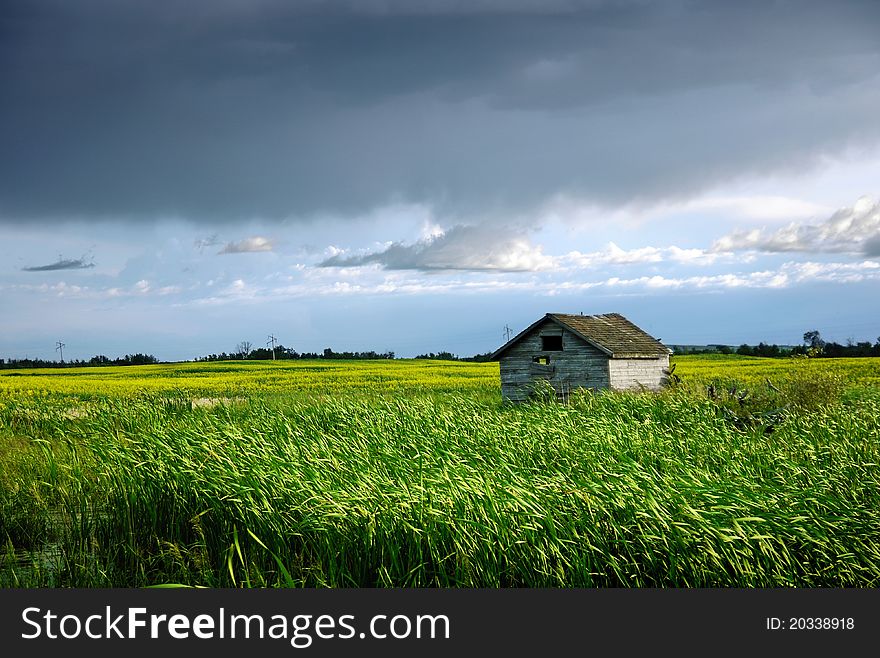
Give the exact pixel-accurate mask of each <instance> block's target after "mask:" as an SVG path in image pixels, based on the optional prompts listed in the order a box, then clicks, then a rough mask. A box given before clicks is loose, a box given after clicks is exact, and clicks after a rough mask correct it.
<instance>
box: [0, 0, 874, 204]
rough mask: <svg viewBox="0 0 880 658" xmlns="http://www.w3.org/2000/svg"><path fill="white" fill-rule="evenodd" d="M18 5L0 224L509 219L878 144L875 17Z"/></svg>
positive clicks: (860, 11) (735, 9)
mask: <svg viewBox="0 0 880 658" xmlns="http://www.w3.org/2000/svg"><path fill="white" fill-rule="evenodd" d="M419 6H420V8H419V9H413V8H412V3H402V2H369V3H367V5H366V7H364V6H363V5H361V4H359V3H329V2H314V1H313V2H298V3H281V2H256V3H251V2H226V3H215V2H196V3H188V4H186V5H183V4H174V5H164V4H156V3H152V2H149V3H148V2H142V3H137V2H133V3H114V2H100V1H92V0H83V1H81V2H76V3H70V2H61V1H60V0H56V1H54V2H47V1H45V0H44V1H41V2H39V1H38V2H18V3H16V2H10V3H6V4H5V5H4V12H3V15H2V17H0V21H2V23H0V34H2V39H0V75H2V79H3V82H4V84H3V85H2V86H0V154H2V155H0V221H4V219H5V220H6V221H11V218H12V217H19V218H44V219H49V218H65V217H70V216H79V217H91V216H104V217H107V216H113V217H123V218H125V217H129V218H138V217H154V216H182V217H186V218H191V219H197V220H205V221H209V220H210V221H216V220H223V219H226V220H237V219H248V218H254V217H262V218H279V217H291V216H297V217H303V216H309V215H313V214H320V213H323V212H335V213H342V214H359V213H364V212H365V211H367V210H368V209H370V208H372V207H375V206H377V205H382V204H384V203H388V202H390V201H398V200H407V201H415V202H426V203H430V204H432V205H433V206H435V207H436V208H438V212H440V213H445V215H444V216H459V217H462V216H466V217H468V218H469V221H472V220H473V219H474V218H475V217H477V216H478V217H480V218H487V217H489V216H491V215H492V214H495V213H497V215H498V216H506V214H507V212H508V211H509V209H511V208H514V209H516V210H517V211H527V209H528V208H529V207H533V206H534V205H535V204H539V203H541V202H542V201H544V200H546V199H547V198H548V197H549V196H552V195H554V194H560V193H561V194H568V195H572V196H579V197H584V198H587V199H589V200H591V201H593V202H596V203H606V204H616V203H622V202H627V201H633V200H639V199H656V198H669V197H681V196H685V195H687V194H689V193H692V192H693V191H696V190H699V189H701V188H703V187H706V186H709V185H712V184H715V183H717V182H719V181H721V180H724V179H726V178H728V177H731V176H742V175H748V174H756V173H757V174H760V173H765V172H770V171H774V170H780V169H787V168H795V167H797V168H800V169H802V168H803V167H804V166H809V165H810V163H812V162H818V160H819V159H820V158H822V157H823V156H826V155H829V154H830V155H834V154H835V153H838V152H840V151H841V150H842V149H844V148H846V147H847V146H848V145H850V144H852V143H853V142H857V143H859V144H873V143H875V142H876V141H877V140H878V138H880V123H878V122H877V121H876V107H878V106H880V85H878V78H877V71H878V70H880V56H878V52H880V45H878V40H877V39H876V26H877V25H878V24H880V4H877V3H857V2H852V3H833V4H832V3H806V2H780V3H773V4H772V5H770V4H767V3H699V2H697V3H669V2H656V3H653V2H638V3H603V2H585V3H584V2H562V1H560V2H554V3H552V4H551V5H549V8H547V5H546V4H545V3H541V2H526V1H520V2H516V3H514V6H513V10H505V9H504V3H501V2H490V1H484V2H480V3H478V4H477V5H473V4H470V3H463V2H445V3H444V2H430V3H426V4H425V5H421V3H419Z"/></svg>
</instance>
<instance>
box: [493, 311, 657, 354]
mask: <svg viewBox="0 0 880 658" xmlns="http://www.w3.org/2000/svg"><path fill="white" fill-rule="evenodd" d="M546 320H551V321H553V322H555V323H556V324H558V325H560V326H562V327H564V328H566V329H568V330H569V331H571V332H572V333H574V334H576V335H577V336H579V337H581V338H582V339H583V340H585V341H586V342H587V343H589V344H591V345H593V346H594V347H596V348H598V349H599V350H601V351H602V352H605V354H607V355H608V356H609V357H611V358H612V359H656V358H658V357H662V356H666V355H667V354H669V353H670V350H669V348H667V347H666V346H665V345H663V343H661V342H660V341H659V340H657V339H656V338H653V337H652V336H650V335H649V334H647V333H645V332H644V331H643V330H641V329H639V328H638V327H637V326H636V325H634V324H633V323H632V322H630V321H629V320H627V319H626V318H625V317H623V316H622V315H620V313H606V314H604V315H570V314H566V313H548V314H547V315H545V316H544V317H543V318H541V319H540V320H538V321H537V322H535V323H534V324H532V325H531V326H529V327H528V328H526V329H525V330H523V331H522V332H520V333H519V334H517V335H516V336H515V337H514V338H513V339H511V340H510V341H508V342H507V343H506V344H504V345H503V346H501V347H500V348H499V349H498V350H496V351H495V353H494V354H492V356H491V359H492V360H495V359H498V358H499V357H500V356H501V355H502V354H503V353H504V352H506V351H507V349H508V348H509V347H511V346H513V345H514V344H516V343H517V342H519V340H520V339H521V338H523V337H524V336H525V335H526V334H528V333H529V332H531V331H532V330H533V329H534V328H535V327H537V326H538V325H539V324H541V323H543V322H545V321H546Z"/></svg>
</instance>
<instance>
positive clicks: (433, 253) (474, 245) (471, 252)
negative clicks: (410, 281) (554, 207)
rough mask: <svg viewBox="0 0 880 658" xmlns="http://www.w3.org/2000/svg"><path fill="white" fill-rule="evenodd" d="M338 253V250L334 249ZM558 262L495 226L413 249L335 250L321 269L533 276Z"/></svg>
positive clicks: (464, 229)
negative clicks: (369, 267) (350, 252)
mask: <svg viewBox="0 0 880 658" xmlns="http://www.w3.org/2000/svg"><path fill="white" fill-rule="evenodd" d="M333 249H334V250H336V248H333ZM555 264H556V263H555V260H554V259H553V258H552V257H550V256H546V255H545V254H544V253H543V250H542V248H541V247H540V246H536V245H534V244H532V242H531V241H530V240H529V239H528V237H527V236H526V235H525V234H524V233H522V232H519V231H516V230H509V229H508V230H505V229H504V228H503V227H498V226H492V225H487V224H484V225H478V226H464V225H458V226H454V227H452V228H450V229H448V230H446V231H444V232H439V233H438V232H436V230H435V231H434V233H433V235H429V236H428V237H425V238H422V239H421V240H419V241H417V242H415V243H414V244H411V245H405V244H402V243H392V244H389V245H386V246H385V247H384V248H383V249H382V250H381V251H373V252H367V253H361V254H355V255H346V252H342V251H338V250H336V251H335V253H333V254H332V255H331V256H329V257H328V258H326V259H325V260H323V261H322V262H321V263H319V266H320V267H361V266H364V265H379V266H381V267H382V268H384V269H388V270H420V271H444V270H446V271H450V270H451V271H455V270H469V271H492V270H498V271H507V272H534V271H540V270H547V269H551V268H553V267H554V266H555Z"/></svg>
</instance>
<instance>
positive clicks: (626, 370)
mask: <svg viewBox="0 0 880 658" xmlns="http://www.w3.org/2000/svg"><path fill="white" fill-rule="evenodd" d="M668 368H669V357H668V356H664V357H661V358H659V359H611V360H610V361H609V362H608V372H609V375H610V377H611V388H613V389H616V390H627V389H634V388H641V387H645V388H647V389H650V390H657V389H659V388H660V387H661V386H663V384H664V383H665V379H666V372H665V371H666V370H667V369H668Z"/></svg>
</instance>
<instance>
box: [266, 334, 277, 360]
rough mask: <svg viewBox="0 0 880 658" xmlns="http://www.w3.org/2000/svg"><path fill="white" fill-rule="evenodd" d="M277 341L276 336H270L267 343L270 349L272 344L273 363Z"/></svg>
mask: <svg viewBox="0 0 880 658" xmlns="http://www.w3.org/2000/svg"><path fill="white" fill-rule="evenodd" d="M277 340H278V339H277V338H275V336H273V335H272V334H269V337H268V340H267V341H266V347H269V345H270V344H271V345H272V360H273V361H274V360H275V341H277Z"/></svg>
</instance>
